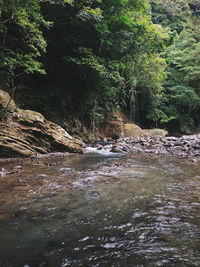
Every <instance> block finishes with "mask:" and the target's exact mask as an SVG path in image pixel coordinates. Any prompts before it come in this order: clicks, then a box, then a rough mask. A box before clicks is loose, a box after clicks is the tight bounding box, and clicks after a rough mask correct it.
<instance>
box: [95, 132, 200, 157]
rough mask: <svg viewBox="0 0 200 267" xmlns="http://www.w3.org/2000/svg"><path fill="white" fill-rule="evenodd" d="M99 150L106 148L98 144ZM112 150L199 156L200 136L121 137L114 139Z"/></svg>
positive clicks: (131, 152) (159, 154)
mask: <svg viewBox="0 0 200 267" xmlns="http://www.w3.org/2000/svg"><path fill="white" fill-rule="evenodd" d="M96 146H97V147H98V150H101V149H103V148H104V146H102V145H96ZM110 151H111V152H115V153H130V154H148V155H152V156H153V155H154V156H155V155H158V156H175V157H178V158H192V157H194V158H199V157H200V138H199V135H188V136H182V137H179V138H178V137H173V136H171V137H154V136H146V137H145V136H143V137H138V138H132V137H129V138H120V139H118V140H116V141H113V143H112V146H111V147H110Z"/></svg>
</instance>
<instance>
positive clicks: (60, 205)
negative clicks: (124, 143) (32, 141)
mask: <svg viewBox="0 0 200 267" xmlns="http://www.w3.org/2000/svg"><path fill="white" fill-rule="evenodd" d="M3 167H4V168H5V169H7V170H10V169H12V168H14V167H15V166H13V165H11V164H9V163H8V164H7V165H6V164H5V165H4V166H3ZM18 169H19V171H18V172H15V173H11V174H10V175H6V176H1V177H0V237H1V238H0V266H17V267H18V266H25V267H28V266H41V267H42V266H50V267H55V266H136V267H142V266H168V267H171V266H175V267H177V266H178V267H179V266H180V267H182V266H200V246H199V244H200V220H199V217H200V194H199V192H200V175H199V173H200V166H198V165H195V164H193V163H191V162H187V161H183V160H182V161H179V160H177V159H176V160H175V159H170V158H160V159H159V158H150V157H149V158H148V157H146V158H145V157H140V158H139V157H137V158H136V157H133V156H132V157H131V156H126V155H120V154H117V155H116V154H110V155H108V154H103V153H89V154H85V155H71V156H70V157H67V158H62V159H44V160H35V161H25V162H22V164H21V167H20V168H19V167H18Z"/></svg>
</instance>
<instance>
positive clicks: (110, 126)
mask: <svg viewBox="0 0 200 267" xmlns="http://www.w3.org/2000/svg"><path fill="white" fill-rule="evenodd" d="M99 135H100V137H101V138H105V137H111V138H113V139H118V138H120V137H124V123H123V117H122V115H121V113H120V112H118V111H115V112H112V113H111V114H110V117H109V119H108V120H107V122H105V123H103V124H102V125H101V126H100V129H99Z"/></svg>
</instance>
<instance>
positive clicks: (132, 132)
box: [124, 123, 146, 137]
mask: <svg viewBox="0 0 200 267" xmlns="http://www.w3.org/2000/svg"><path fill="white" fill-rule="evenodd" d="M141 136H146V133H145V131H143V130H142V129H141V128H140V127H139V126H138V125H136V124H134V123H125V124H124V137H141Z"/></svg>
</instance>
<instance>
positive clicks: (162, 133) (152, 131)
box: [144, 128, 168, 137]
mask: <svg viewBox="0 0 200 267" xmlns="http://www.w3.org/2000/svg"><path fill="white" fill-rule="evenodd" d="M144 132H145V134H146V135H148V136H154V137H165V136H166V135H167V134H168V132H167V131H165V130H163V129H157V128H155V129H145V130H144Z"/></svg>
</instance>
